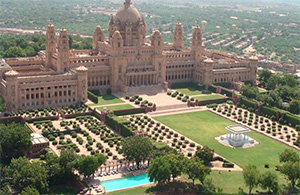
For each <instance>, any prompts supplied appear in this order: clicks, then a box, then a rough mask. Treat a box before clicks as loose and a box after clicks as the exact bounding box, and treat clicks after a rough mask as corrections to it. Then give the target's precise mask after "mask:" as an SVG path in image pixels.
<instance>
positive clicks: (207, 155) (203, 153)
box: [195, 146, 214, 165]
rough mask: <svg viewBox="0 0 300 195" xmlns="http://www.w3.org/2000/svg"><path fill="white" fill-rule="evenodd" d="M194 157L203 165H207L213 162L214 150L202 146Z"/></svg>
mask: <svg viewBox="0 0 300 195" xmlns="http://www.w3.org/2000/svg"><path fill="white" fill-rule="evenodd" d="M195 156H197V157H198V158H200V160H202V161H203V162H204V164H205V165H208V164H209V163H210V161H212V160H213V157H214V150H213V149H210V148H209V147H208V146H204V147H203V148H201V149H199V150H197V152H196V154H195Z"/></svg>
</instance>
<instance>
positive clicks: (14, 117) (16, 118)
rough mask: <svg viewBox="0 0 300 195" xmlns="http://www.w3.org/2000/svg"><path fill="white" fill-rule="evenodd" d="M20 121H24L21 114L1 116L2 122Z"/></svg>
mask: <svg viewBox="0 0 300 195" xmlns="http://www.w3.org/2000/svg"><path fill="white" fill-rule="evenodd" d="M13 122H15V123H19V122H22V117H21V116H9V117H1V118H0V123H3V124H10V123H13Z"/></svg>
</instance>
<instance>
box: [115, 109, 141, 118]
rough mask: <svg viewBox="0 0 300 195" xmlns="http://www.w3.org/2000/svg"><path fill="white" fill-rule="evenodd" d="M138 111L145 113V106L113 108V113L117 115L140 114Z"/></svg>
mask: <svg viewBox="0 0 300 195" xmlns="http://www.w3.org/2000/svg"><path fill="white" fill-rule="evenodd" d="M140 113H145V108H132V109H125V110H115V111H114V114H115V115H117V116H124V115H131V114H140Z"/></svg>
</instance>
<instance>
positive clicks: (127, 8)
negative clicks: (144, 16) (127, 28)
mask: <svg viewBox="0 0 300 195" xmlns="http://www.w3.org/2000/svg"><path fill="white" fill-rule="evenodd" d="M140 18H141V17H140V13H139V11H138V10H137V9H136V8H135V7H134V5H132V4H131V2H130V0H126V1H125V3H124V5H123V6H122V7H120V9H119V10H118V11H117V13H116V21H118V22H120V23H121V24H124V23H133V24H136V23H138V21H139V20H140Z"/></svg>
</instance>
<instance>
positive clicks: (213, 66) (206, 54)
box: [0, 0, 257, 110]
mask: <svg viewBox="0 0 300 195" xmlns="http://www.w3.org/2000/svg"><path fill="white" fill-rule="evenodd" d="M108 33H109V35H108V37H105V36H104V34H103V32H102V29H101V27H100V26H98V27H97V28H96V29H95V31H94V34H93V48H92V49H86V50H73V49H70V48H69V39H68V34H67V30H66V29H65V28H62V29H61V30H60V32H59V34H58V35H57V34H56V32H55V29H54V26H53V25H52V24H50V25H49V26H48V29H47V33H46V50H45V51H40V52H39V54H38V55H37V56H35V57H25V58H5V59H1V60H0V93H1V96H2V97H3V98H4V100H5V102H6V104H7V107H8V109H9V110H19V109H32V108H39V107H51V106H60V105H70V104H76V103H80V102H85V101H87V90H88V89H89V90H95V89H98V90H99V91H100V92H101V93H106V90H107V89H108V88H110V89H111V90H112V92H113V93H116V92H124V93H130V92H133V91H135V92H136V91H138V90H139V89H144V88H147V87H148V86H152V88H153V87H157V88H161V89H166V88H167V87H168V86H170V85H171V84H173V83H176V82H191V81H193V82H197V83H200V84H203V85H206V86H208V85H210V84H214V83H224V82H229V83H238V82H241V81H252V82H253V83H255V81H256V72H257V59H256V58H249V59H241V58H239V57H237V56H235V55H233V54H228V53H225V52H220V51H212V50H207V49H205V48H204V47H203V45H202V33H201V29H200V27H199V26H197V27H195V28H194V30H193V36H192V43H191V47H190V48H185V47H184V44H183V42H184V31H183V27H182V25H181V24H180V23H177V24H176V25H175V29H174V33H173V44H165V43H164V42H163V39H162V35H161V33H160V32H159V31H158V30H156V31H154V32H153V33H152V36H151V40H147V39H145V37H146V24H145V20H144V18H143V17H142V16H141V15H140V13H139V12H138V10H137V9H136V8H135V6H134V5H133V4H132V3H131V1H130V0H126V1H125V2H124V4H123V5H122V7H121V8H120V9H119V10H118V11H117V13H116V15H115V16H112V17H111V20H110V23H109V29H108ZM152 88H151V89H152Z"/></svg>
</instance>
